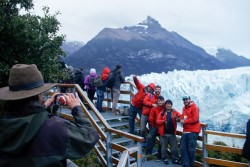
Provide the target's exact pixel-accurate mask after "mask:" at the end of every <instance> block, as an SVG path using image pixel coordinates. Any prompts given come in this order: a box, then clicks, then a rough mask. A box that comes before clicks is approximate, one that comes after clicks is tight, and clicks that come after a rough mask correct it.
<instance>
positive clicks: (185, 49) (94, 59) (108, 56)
mask: <svg viewBox="0 0 250 167" xmlns="http://www.w3.org/2000/svg"><path fill="white" fill-rule="evenodd" d="M65 61H66V63H67V64H69V65H72V66H74V67H81V66H84V68H85V69H86V70H88V69H90V68H93V67H94V68H96V69H97V71H98V72H100V71H101V70H102V69H103V68H104V67H105V66H108V67H110V68H111V69H112V68H113V67H115V65H116V64H121V65H122V66H123V69H124V70H123V71H124V73H125V75H129V74H145V73H150V72H158V73H159V72H162V71H164V72H167V71H172V70H174V69H177V70H181V69H185V70H197V69H209V70H213V69H221V68H227V67H228V66H227V65H226V64H224V63H222V62H220V61H218V60H217V59H216V58H215V57H214V56H211V55H209V54H207V53H206V52H205V50H204V49H202V48H201V47H199V46H196V45H194V44H192V43H191V42H190V41H188V40H187V39H185V38H184V37H182V36H180V35H179V34H177V33H176V32H169V31H168V30H166V29H164V28H162V26H161V25H160V24H159V23H158V21H156V20H155V19H153V18H152V17H147V19H146V20H144V21H142V22H140V23H138V24H137V25H135V26H130V27H124V28H116V29H114V28H104V29H103V30H102V31H101V32H99V33H98V34H97V35H96V36H95V37H94V38H93V39H92V40H90V41H89V42H88V43H87V44H86V45H85V46H83V47H82V48H81V49H79V50H78V51H77V52H75V53H74V54H72V55H70V56H68V57H67V58H66V59H65Z"/></svg>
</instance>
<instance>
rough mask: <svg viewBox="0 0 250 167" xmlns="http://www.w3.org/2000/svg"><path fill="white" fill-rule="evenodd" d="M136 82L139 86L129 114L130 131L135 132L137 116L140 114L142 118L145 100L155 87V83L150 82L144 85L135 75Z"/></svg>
mask: <svg viewBox="0 0 250 167" xmlns="http://www.w3.org/2000/svg"><path fill="white" fill-rule="evenodd" d="M133 79H134V83H135V86H136V88H137V90H138V91H137V93H136V94H135V95H134V97H133V98H132V101H131V104H130V114H129V133H131V134H134V129H135V118H136V116H137V114H139V116H140V118H141V113H142V106H143V100H144V98H145V97H146V95H147V94H148V93H153V90H154V89H155V84H153V83H150V84H149V85H148V86H146V87H145V86H144V85H143V84H142V83H141V82H140V81H139V80H138V78H137V77H136V76H135V75H133Z"/></svg>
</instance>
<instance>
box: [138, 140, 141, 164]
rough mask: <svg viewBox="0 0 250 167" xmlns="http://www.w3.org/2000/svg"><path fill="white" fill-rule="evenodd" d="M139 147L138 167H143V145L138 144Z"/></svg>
mask: <svg viewBox="0 0 250 167" xmlns="http://www.w3.org/2000/svg"><path fill="white" fill-rule="evenodd" d="M137 147H138V151H137V167H141V166H142V143H141V142H137Z"/></svg>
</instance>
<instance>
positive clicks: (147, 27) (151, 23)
mask: <svg viewBox="0 0 250 167" xmlns="http://www.w3.org/2000/svg"><path fill="white" fill-rule="evenodd" d="M161 28H162V27H161V25H160V24H159V22H158V21H157V20H155V19H154V18H152V17H150V16H148V17H147V19H146V20H144V21H142V22H140V23H138V24H137V25H135V26H131V27H126V26H125V27H124V28H123V29H124V30H125V31H129V32H138V33H146V34H147V33H148V32H150V31H159V30H160V29H161Z"/></svg>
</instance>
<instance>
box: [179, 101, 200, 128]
mask: <svg viewBox="0 0 250 167" xmlns="http://www.w3.org/2000/svg"><path fill="white" fill-rule="evenodd" d="M181 119H184V124H183V132H196V133H200V130H201V124H200V121H199V108H198V107H197V105H196V104H195V103H194V102H193V101H192V102H191V103H190V105H189V106H184V107H183V109H182V116H181Z"/></svg>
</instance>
